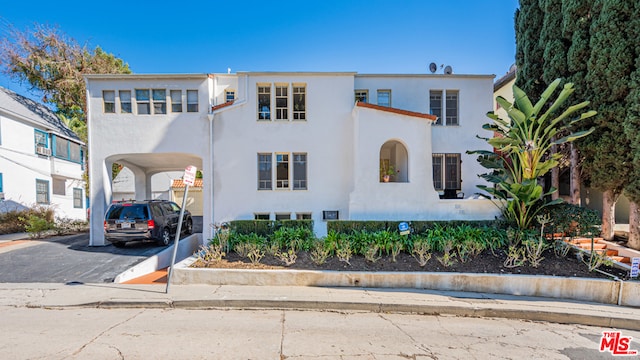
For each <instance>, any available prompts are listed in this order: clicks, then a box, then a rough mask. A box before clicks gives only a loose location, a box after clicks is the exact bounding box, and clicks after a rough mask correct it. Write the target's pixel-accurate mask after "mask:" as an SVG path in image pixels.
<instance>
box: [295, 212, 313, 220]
mask: <svg viewBox="0 0 640 360" xmlns="http://www.w3.org/2000/svg"><path fill="white" fill-rule="evenodd" d="M296 220H311V213H296Z"/></svg>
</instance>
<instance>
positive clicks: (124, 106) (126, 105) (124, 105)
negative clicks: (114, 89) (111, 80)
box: [118, 90, 131, 114]
mask: <svg viewBox="0 0 640 360" xmlns="http://www.w3.org/2000/svg"><path fill="white" fill-rule="evenodd" d="M118 95H119V96H120V112H121V113H123V114H131V91H129V90H120V91H119V92H118Z"/></svg>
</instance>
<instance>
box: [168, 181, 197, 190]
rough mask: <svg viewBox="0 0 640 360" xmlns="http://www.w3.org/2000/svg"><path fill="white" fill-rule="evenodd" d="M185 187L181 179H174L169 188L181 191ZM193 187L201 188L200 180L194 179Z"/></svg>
mask: <svg viewBox="0 0 640 360" xmlns="http://www.w3.org/2000/svg"><path fill="white" fill-rule="evenodd" d="M184 187H185V184H184V182H183V181H182V179H175V180H173V181H172V182H171V188H172V189H182V188H184ZM193 187H200V188H201V187H202V179H196V180H195V181H194V183H193Z"/></svg>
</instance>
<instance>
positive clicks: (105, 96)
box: [102, 90, 116, 113]
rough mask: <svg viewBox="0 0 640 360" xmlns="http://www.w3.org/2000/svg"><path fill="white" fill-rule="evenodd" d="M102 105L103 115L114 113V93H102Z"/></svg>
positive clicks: (109, 91) (107, 91) (110, 91)
mask: <svg viewBox="0 0 640 360" xmlns="http://www.w3.org/2000/svg"><path fill="white" fill-rule="evenodd" d="M102 103H103V110H104V112H105V113H115V112H116V92H115V91H113V90H104V91H102Z"/></svg>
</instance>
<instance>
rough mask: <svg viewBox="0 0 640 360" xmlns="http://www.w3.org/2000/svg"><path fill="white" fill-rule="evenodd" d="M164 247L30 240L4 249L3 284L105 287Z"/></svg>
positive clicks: (81, 238)
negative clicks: (93, 244) (69, 283)
mask: <svg viewBox="0 0 640 360" xmlns="http://www.w3.org/2000/svg"><path fill="white" fill-rule="evenodd" d="M163 249H164V247H161V246H157V245H155V244H154V243H143V242H133V243H130V244H127V246H126V247H124V248H116V247H114V246H113V245H107V246H89V234H88V233H86V234H80V235H73V236H62V237H53V238H49V239H44V240H28V241H26V242H22V243H21V244H18V245H12V246H8V247H5V248H2V249H0V250H1V251H0V283H34V282H41V283H68V282H82V283H104V282H112V281H113V279H114V278H115V277H116V276H117V275H118V274H120V273H122V272H124V271H125V270H127V269H128V268H130V267H132V266H134V265H135V264H137V263H139V262H141V261H143V260H145V259H146V258H147V257H149V256H152V255H154V254H156V253H158V252H160V251H162V250H163Z"/></svg>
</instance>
